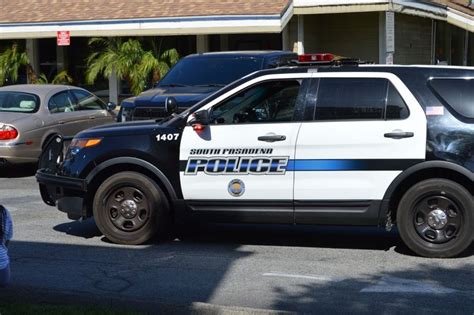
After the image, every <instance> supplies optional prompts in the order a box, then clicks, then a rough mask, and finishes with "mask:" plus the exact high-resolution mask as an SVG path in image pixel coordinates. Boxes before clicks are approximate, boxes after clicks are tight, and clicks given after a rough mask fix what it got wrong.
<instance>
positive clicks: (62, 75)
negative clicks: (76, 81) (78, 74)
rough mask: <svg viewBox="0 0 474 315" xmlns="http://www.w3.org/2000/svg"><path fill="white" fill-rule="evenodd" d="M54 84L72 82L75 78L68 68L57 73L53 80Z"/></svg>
mask: <svg viewBox="0 0 474 315" xmlns="http://www.w3.org/2000/svg"><path fill="white" fill-rule="evenodd" d="M51 82H52V83H53V84H72V82H73V79H72V77H71V76H70V75H69V73H68V72H67V70H63V71H61V72H59V73H58V74H56V76H55V77H54V78H53V81H51Z"/></svg>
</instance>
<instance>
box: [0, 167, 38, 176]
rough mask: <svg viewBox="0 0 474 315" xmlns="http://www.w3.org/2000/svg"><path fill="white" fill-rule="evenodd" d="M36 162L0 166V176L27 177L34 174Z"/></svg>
mask: <svg viewBox="0 0 474 315" xmlns="http://www.w3.org/2000/svg"><path fill="white" fill-rule="evenodd" d="M36 170H37V165H36V164H22V165H9V166H6V167H2V168H0V178H19V177H29V176H33V175H35V174H36Z"/></svg>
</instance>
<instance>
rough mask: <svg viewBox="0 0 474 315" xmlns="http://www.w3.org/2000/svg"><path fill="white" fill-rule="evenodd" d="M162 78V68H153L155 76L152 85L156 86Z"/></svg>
mask: <svg viewBox="0 0 474 315" xmlns="http://www.w3.org/2000/svg"><path fill="white" fill-rule="evenodd" d="M160 79H161V75H160V70H158V68H157V69H153V77H152V79H151V83H152V86H155V84H156V83H157V82H158V81H160Z"/></svg>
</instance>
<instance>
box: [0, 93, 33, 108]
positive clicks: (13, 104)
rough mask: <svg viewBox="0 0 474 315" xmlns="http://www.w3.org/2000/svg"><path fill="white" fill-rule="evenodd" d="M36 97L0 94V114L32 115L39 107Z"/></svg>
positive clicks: (19, 94) (21, 94) (23, 94)
mask: <svg viewBox="0 0 474 315" xmlns="http://www.w3.org/2000/svg"><path fill="white" fill-rule="evenodd" d="M39 102H40V101H39V98H38V96H36V95H33V94H28V93H22V92H0V112H18V113H34V112H36V111H37V110H38V107H39Z"/></svg>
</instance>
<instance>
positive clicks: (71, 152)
mask: <svg viewBox="0 0 474 315" xmlns="http://www.w3.org/2000/svg"><path fill="white" fill-rule="evenodd" d="M101 141H102V138H91V139H72V141H71V144H70V145H69V148H68V150H67V153H66V160H69V159H71V158H72V157H73V156H75V155H76V154H77V153H79V151H81V149H83V148H90V147H94V146H96V145H98V144H99V143H100V142H101Z"/></svg>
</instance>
